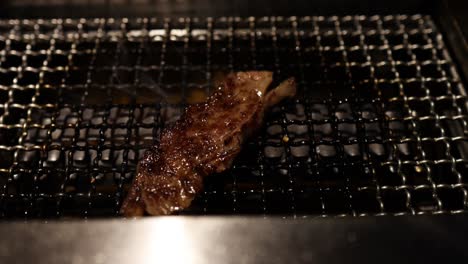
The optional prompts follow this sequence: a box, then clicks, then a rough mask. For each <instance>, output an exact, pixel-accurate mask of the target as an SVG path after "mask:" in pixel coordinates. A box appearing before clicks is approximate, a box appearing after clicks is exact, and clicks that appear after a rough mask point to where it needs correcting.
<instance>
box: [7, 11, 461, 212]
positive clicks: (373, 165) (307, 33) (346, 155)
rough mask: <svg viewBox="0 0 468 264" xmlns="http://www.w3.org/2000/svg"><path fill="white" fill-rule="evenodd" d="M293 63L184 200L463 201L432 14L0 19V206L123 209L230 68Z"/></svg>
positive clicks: (378, 206)
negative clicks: (155, 157) (275, 93)
mask: <svg viewBox="0 0 468 264" xmlns="http://www.w3.org/2000/svg"><path fill="white" fill-rule="evenodd" d="M251 69H263V70H272V71H274V72H275V76H276V78H277V79H278V80H280V79H284V78H285V77H289V76H295V77H296V78H297V80H298V84H299V90H300V95H299V96H298V97H297V99H295V100H293V101H290V102H285V103H284V104H282V105H280V106H278V107H276V108H274V109H273V110H272V111H271V113H269V115H268V116H267V118H266V119H267V120H266V124H265V127H264V129H263V130H262V131H261V133H259V135H258V136H257V137H256V138H254V139H252V140H251V141H250V142H249V143H248V144H247V145H246V146H245V147H244V149H243V152H242V154H241V155H240V156H239V158H238V159H237V160H236V162H235V164H234V166H233V168H232V169H230V170H229V171H227V172H226V173H223V174H220V175H213V176H211V177H209V178H207V179H206V181H205V192H204V193H203V194H201V195H200V197H198V198H197V199H196V200H195V201H194V203H193V205H192V207H191V208H189V209H188V210H186V211H185V212H183V213H187V214H233V213H239V214H244V213H254V214H265V215H267V214H282V215H290V216H297V217H302V216H308V215H320V216H328V215H353V216H356V215H384V214H396V215H398V214H425V213H429V214H436V213H459V212H464V211H465V210H466V209H467V201H468V194H467V188H468V186H467V181H468V179H467V178H466V175H467V174H466V172H467V168H468V167H467V166H468V157H467V151H468V148H467V142H466V141H467V137H466V136H467V133H468V130H467V117H468V115H467V107H466V103H467V101H466V99H467V97H466V94H465V91H464V87H463V84H462V83H461V81H460V79H459V77H458V75H457V73H456V71H455V69H454V66H453V62H452V61H451V59H450V57H449V54H448V52H447V50H446V47H445V46H444V43H443V40H442V36H441V34H440V33H439V32H438V31H437V28H436V27H435V25H434V23H433V21H432V20H431V18H430V17H428V16H420V15H414V16H405V15H399V16H371V17H366V16H346V17H265V18H234V17H228V18H219V19H212V18H206V19H196V18H190V19H189V18H181V19H172V20H170V19H161V20H159V19H134V20H128V19H122V20H115V19H87V20H86V19H79V20H72V19H56V20H8V21H6V20H4V21H0V216H1V217H2V218H12V217H13V218H15V217H24V218H48V217H69V216H71V217H73V216H77V217H93V216H114V215H116V214H117V213H118V209H119V207H120V203H121V201H122V199H123V195H124V192H125V190H126V188H127V187H128V186H129V184H130V182H131V179H132V177H133V175H134V172H135V169H136V165H137V162H138V159H139V157H141V156H142V153H143V152H144V150H145V148H147V147H148V146H150V145H151V144H154V143H155V142H156V141H157V140H158V135H159V133H160V131H161V129H162V128H163V127H164V126H165V125H167V124H168V123H170V122H172V121H173V120H175V119H176V118H177V116H178V115H179V114H180V112H181V109H183V107H184V105H186V104H190V103H196V102H201V101H203V100H204V98H205V97H206V96H207V95H208V94H209V93H210V87H211V85H212V83H213V81H214V80H216V79H217V78H219V76H222V74H223V72H226V71H233V70H251Z"/></svg>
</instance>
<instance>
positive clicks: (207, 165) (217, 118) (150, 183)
mask: <svg viewBox="0 0 468 264" xmlns="http://www.w3.org/2000/svg"><path fill="white" fill-rule="evenodd" d="M272 77H273V74H272V73H271V72H268V71H250V72H236V73H231V74H229V75H227V76H226V77H225V78H224V80H222V81H221V83H220V85H219V86H218V87H217V89H216V90H215V92H214V93H213V94H212V95H211V96H210V97H209V98H208V99H207V101H206V102H205V103H202V104H196V105H190V106H188V107H187V108H186V109H185V112H184V113H183V114H182V116H181V118H180V119H179V120H178V121H177V122H176V123H175V124H174V125H173V126H171V127H170V128H167V129H165V130H163V132H162V134H161V139H160V141H159V144H157V145H155V146H153V147H151V148H150V149H149V150H147V151H146V152H145V154H144V156H143V158H142V159H141V160H140V162H139V164H138V168H137V175H136V177H135V179H134V180H133V183H132V186H131V187H130V190H129V193H128V195H127V197H126V198H125V200H124V202H123V205H122V208H121V213H122V214H123V215H125V216H141V215H144V214H145V213H147V214H150V215H167V214H171V213H174V212H177V211H180V210H183V209H185V208H187V207H188V206H189V205H190V203H191V202H192V200H193V199H194V198H195V196H196V195H197V193H199V192H200V191H201V190H202V188H203V178H204V177H205V176H207V175H209V174H212V173H215V172H222V171H224V170H226V169H227V168H229V167H230V166H231V164H232V162H233V160H234V158H235V157H236V156H237V154H238V153H239V152H240V150H241V147H242V144H243V142H244V141H245V140H246V139H247V138H248V137H249V136H250V135H252V133H253V132H254V131H255V130H257V129H258V128H259V127H260V126H261V123H262V119H263V115H264V112H265V110H266V109H268V108H269V107H271V106H273V105H275V104H277V103H278V102H280V101H281V100H283V99H284V98H287V97H292V96H294V95H295V93H296V85H295V82H294V79H293V78H290V79H287V80H285V81H283V82H282V83H280V84H279V85H278V86H277V87H276V88H274V89H271V90H270V91H267V89H268V87H269V86H270V84H271V82H272Z"/></svg>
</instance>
